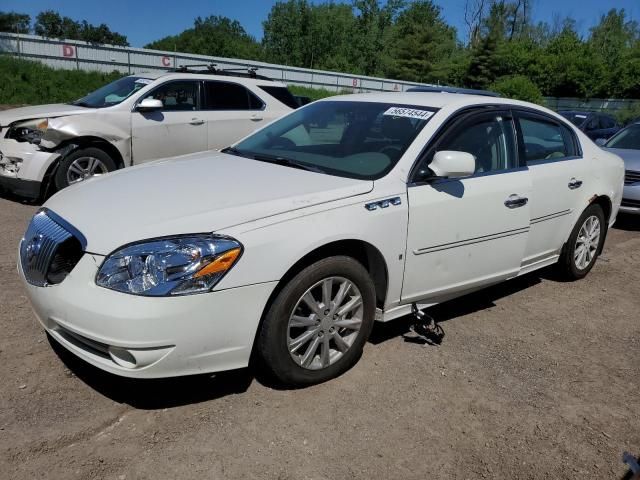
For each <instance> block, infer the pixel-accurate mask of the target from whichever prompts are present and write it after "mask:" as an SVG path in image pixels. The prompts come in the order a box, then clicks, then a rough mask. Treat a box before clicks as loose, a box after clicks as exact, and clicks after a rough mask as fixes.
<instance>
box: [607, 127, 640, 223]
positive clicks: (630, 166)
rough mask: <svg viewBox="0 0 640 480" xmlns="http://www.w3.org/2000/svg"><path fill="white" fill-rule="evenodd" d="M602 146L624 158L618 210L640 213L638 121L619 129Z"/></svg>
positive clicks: (639, 134)
mask: <svg viewBox="0 0 640 480" xmlns="http://www.w3.org/2000/svg"><path fill="white" fill-rule="evenodd" d="M598 143H599V142H598ZM602 148H604V149H605V150H608V151H610V152H611V153H615V154H616V155H618V156H619V157H621V158H622V160H624V170H625V171H624V173H625V175H624V190H623V192H622V205H621V206H620V211H621V212H625V213H635V214H640V121H639V122H634V123H632V124H631V125H629V126H628V127H625V128H623V129H622V130H620V131H619V132H618V133H617V134H616V135H614V136H613V137H611V138H610V139H609V141H608V142H606V143H605V144H604V145H603V147H602Z"/></svg>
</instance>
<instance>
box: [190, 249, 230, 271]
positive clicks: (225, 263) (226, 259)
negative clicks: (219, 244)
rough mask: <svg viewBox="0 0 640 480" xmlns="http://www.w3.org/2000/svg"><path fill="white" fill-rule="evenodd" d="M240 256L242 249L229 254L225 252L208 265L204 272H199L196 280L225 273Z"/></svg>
mask: <svg viewBox="0 0 640 480" xmlns="http://www.w3.org/2000/svg"><path fill="white" fill-rule="evenodd" d="M238 256H240V248H234V249H232V250H229V251H228V252H224V253H223V254H222V255H220V256H219V257H217V258H216V259H215V260H214V261H213V262H211V263H210V264H208V265H207V266H206V267H204V268H203V269H202V270H200V271H198V272H197V273H196V274H195V275H194V278H198V277H203V276H205V275H211V274H213V273H219V272H225V271H227V270H229V269H230V268H231V266H232V265H233V264H234V263H235V261H236V260H237V259H238Z"/></svg>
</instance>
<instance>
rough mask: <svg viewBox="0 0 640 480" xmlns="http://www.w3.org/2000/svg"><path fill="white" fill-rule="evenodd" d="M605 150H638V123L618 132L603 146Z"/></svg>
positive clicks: (639, 130)
mask: <svg viewBox="0 0 640 480" xmlns="http://www.w3.org/2000/svg"><path fill="white" fill-rule="evenodd" d="M604 146H605V147H607V148H623V149H625V150H640V123H636V124H634V125H631V126H629V127H627V128H625V129H624V130H620V132H619V133H618V134H617V135H614V136H613V137H612V138H611V139H610V140H609V141H608V142H607V143H606V144H605V145H604Z"/></svg>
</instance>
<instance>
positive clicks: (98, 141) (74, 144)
mask: <svg viewBox="0 0 640 480" xmlns="http://www.w3.org/2000/svg"><path fill="white" fill-rule="evenodd" d="M87 147H94V148H99V149H101V150H104V151H105V152H106V153H107V154H108V155H109V156H110V157H111V158H113V160H114V162H116V169H117V170H120V169H121V168H124V166H125V165H124V158H123V156H122V152H120V150H118V148H117V147H115V146H114V145H113V144H112V143H110V142H108V141H107V140H105V139H104V138H100V137H95V136H90V135H87V136H82V137H77V138H71V139H68V140H65V141H64V142H61V143H60V144H59V145H58V146H57V147H56V148H55V152H57V153H59V154H60V156H59V157H58V158H56V159H55V160H54V161H53V162H51V165H49V167H48V168H47V171H46V172H45V174H44V177H43V187H42V189H41V191H42V192H43V193H44V194H45V196H47V195H48V194H49V193H51V189H52V188H54V189H55V186H54V177H55V174H56V171H57V169H58V165H60V162H61V161H62V160H63V159H64V158H65V157H66V156H67V155H69V154H70V153H72V152H75V151H76V150H78V149H81V148H87ZM54 191H55V190H54Z"/></svg>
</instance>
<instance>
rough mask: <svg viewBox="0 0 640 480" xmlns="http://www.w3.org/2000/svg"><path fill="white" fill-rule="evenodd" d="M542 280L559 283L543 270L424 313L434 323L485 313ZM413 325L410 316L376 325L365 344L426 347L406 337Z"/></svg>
mask: <svg viewBox="0 0 640 480" xmlns="http://www.w3.org/2000/svg"><path fill="white" fill-rule="evenodd" d="M542 279H547V280H552V281H556V282H557V281H562V280H561V279H560V278H559V277H558V276H557V275H556V273H555V272H554V271H553V269H551V268H545V269H543V270H540V271H538V272H534V273H531V274H528V275H523V276H522V277H517V278H514V279H513V280H510V281H508V282H503V283H499V284H497V285H494V286H492V287H488V288H484V289H482V290H479V291H477V292H474V293H470V294H468V295H465V296H463V297H458V298H456V299H453V300H449V301H448V302H443V303H440V304H438V305H436V306H434V307H430V308H427V309H426V310H424V312H425V313H426V314H427V315H430V316H431V317H433V318H434V319H435V320H436V321H437V322H438V323H441V322H446V321H448V320H451V319H454V318H456V317H461V316H463V315H469V314H470V313H474V312H478V311H480V310H486V309H487V308H491V307H495V306H496V304H495V302H496V301H497V300H499V299H501V298H503V297H507V296H509V295H512V294H514V293H517V292H519V291H521V290H525V289H527V288H529V287H532V286H534V285H537V284H538V283H540V282H541V281H542ZM413 322H414V318H413V316H412V315H406V316H404V317H402V318H398V319H396V320H393V321H391V322H387V323H376V324H375V325H374V327H373V331H372V332H371V336H370V337H369V342H371V343H373V344H374V345H377V344H379V343H382V342H386V341H387V340H390V339H392V338H395V337H398V336H403V337H404V338H405V341H407V342H409V343H419V344H424V343H430V342H428V341H420V340H417V339H416V338H415V337H413V336H407V334H410V332H411V325H412V323H413ZM444 341H445V342H446V339H445V340H444Z"/></svg>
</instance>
